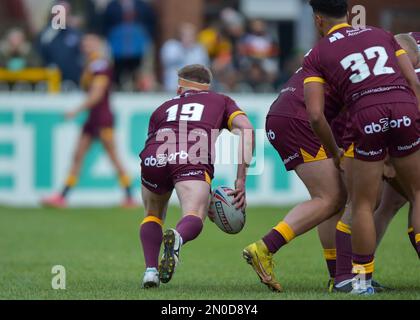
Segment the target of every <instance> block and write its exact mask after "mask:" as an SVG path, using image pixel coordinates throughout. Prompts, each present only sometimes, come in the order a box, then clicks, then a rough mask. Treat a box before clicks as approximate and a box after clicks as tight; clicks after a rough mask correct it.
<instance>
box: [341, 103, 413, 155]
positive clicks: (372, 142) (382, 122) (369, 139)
mask: <svg viewBox="0 0 420 320" xmlns="http://www.w3.org/2000/svg"><path fill="white" fill-rule="evenodd" d="M419 125H420V113H419V110H418V107H417V105H415V104H413V103H388V104H378V105H374V106H370V107H367V108H364V109H361V110H358V111H356V112H355V113H353V114H352V115H351V116H350V117H349V118H348V121H347V126H346V131H345V135H344V145H345V148H346V150H347V151H346V154H345V156H346V157H349V158H355V159H359V160H363V161H381V160H383V159H385V157H386V155H387V153H389V156H390V157H394V158H400V157H406V156H408V155H410V154H412V153H414V152H416V151H417V150H418V149H419V148H420V130H419V128H420V127H419Z"/></svg>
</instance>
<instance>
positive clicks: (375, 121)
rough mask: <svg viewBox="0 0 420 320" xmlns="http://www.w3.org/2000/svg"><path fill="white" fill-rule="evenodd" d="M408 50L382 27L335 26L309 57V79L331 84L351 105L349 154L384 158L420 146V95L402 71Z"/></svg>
mask: <svg viewBox="0 0 420 320" xmlns="http://www.w3.org/2000/svg"><path fill="white" fill-rule="evenodd" d="M402 54H406V52H405V51H404V50H403V49H401V47H400V46H399V45H398V43H397V42H396V40H395V39H394V37H393V35H392V34H390V33H388V32H386V31H384V30H382V29H379V28H374V27H366V28H362V29H356V28H353V27H351V26H350V25H349V24H347V23H343V24H339V25H336V26H335V27H333V28H332V29H331V30H330V31H329V32H328V35H327V36H326V37H324V38H323V39H321V40H320V42H319V43H318V44H317V45H316V46H315V48H314V49H313V50H312V51H311V52H310V54H309V55H308V56H307V57H306V58H305V60H304V66H303V69H304V74H305V80H304V83H309V82H321V83H328V85H330V86H331V87H332V88H333V89H334V90H335V92H337V93H338V95H339V97H340V98H341V99H342V100H343V102H344V104H345V106H346V107H347V109H348V112H349V117H348V122H347V125H346V129H345V135H344V144H345V147H346V149H347V152H346V156H347V157H354V158H356V159H360V160H364V161H379V160H382V159H384V158H385V156H386V153H387V150H388V152H389V154H390V156H391V157H404V156H407V155H409V154H411V153H414V152H415V151H417V150H418V149H419V148H420V140H419V137H420V130H419V121H420V114H419V111H418V106H417V99H416V97H415V95H414V93H413V91H412V90H411V88H410V87H409V85H408V83H407V81H406V80H405V78H404V76H403V74H402V73H401V71H400V68H399V65H398V60H397V57H398V56H400V55H402Z"/></svg>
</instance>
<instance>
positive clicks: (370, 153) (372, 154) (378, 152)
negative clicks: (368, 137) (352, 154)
mask: <svg viewBox="0 0 420 320" xmlns="http://www.w3.org/2000/svg"><path fill="white" fill-rule="evenodd" d="M355 150H356V152H357V153H358V154H360V155H362V156H365V157H375V156H379V155H381V154H382V152H384V150H383V149H379V150H371V151H365V150H361V149H359V148H356V149H355Z"/></svg>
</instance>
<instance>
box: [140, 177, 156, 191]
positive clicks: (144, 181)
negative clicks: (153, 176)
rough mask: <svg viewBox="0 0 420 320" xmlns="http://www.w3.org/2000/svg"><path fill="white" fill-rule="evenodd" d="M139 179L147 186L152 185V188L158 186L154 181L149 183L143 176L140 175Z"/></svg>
mask: <svg viewBox="0 0 420 320" xmlns="http://www.w3.org/2000/svg"><path fill="white" fill-rule="evenodd" d="M141 181H143V183H144V184H147V185H148V186H149V187H152V188H153V189H157V187H158V185H157V184H156V183H151V182H149V181H147V180H146V179H145V178H143V177H141Z"/></svg>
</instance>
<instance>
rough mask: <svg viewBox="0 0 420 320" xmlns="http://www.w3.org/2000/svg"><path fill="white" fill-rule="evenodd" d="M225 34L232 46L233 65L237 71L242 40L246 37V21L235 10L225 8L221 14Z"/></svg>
mask: <svg viewBox="0 0 420 320" xmlns="http://www.w3.org/2000/svg"><path fill="white" fill-rule="evenodd" d="M220 20H221V21H222V22H223V28H224V32H225V34H226V36H227V38H228V39H229V41H230V43H231V46H232V59H233V60H232V63H233V65H234V67H235V69H239V59H240V54H241V53H240V48H239V45H240V43H241V40H242V38H243V37H244V35H245V19H244V17H243V16H242V15H241V14H240V13H239V12H238V11H236V10H235V9H232V8H225V9H223V10H222V12H221V13H220Z"/></svg>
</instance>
